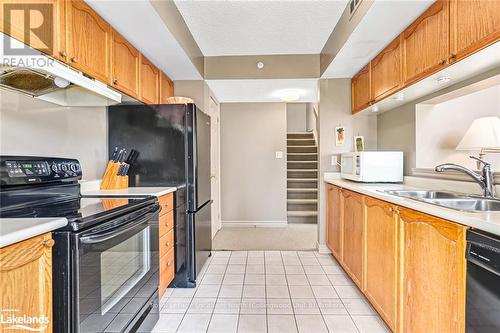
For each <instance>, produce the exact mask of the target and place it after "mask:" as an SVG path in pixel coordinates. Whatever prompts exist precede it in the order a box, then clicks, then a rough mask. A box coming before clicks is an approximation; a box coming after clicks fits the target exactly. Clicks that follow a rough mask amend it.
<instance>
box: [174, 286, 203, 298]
mask: <svg viewBox="0 0 500 333" xmlns="http://www.w3.org/2000/svg"><path fill="white" fill-rule="evenodd" d="M197 290H198V289H197V288H175V289H174V290H173V291H172V295H170V298H178V297H182V298H185V297H193V296H194V294H195V293H196V291H197Z"/></svg>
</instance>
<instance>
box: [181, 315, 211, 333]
mask: <svg viewBox="0 0 500 333" xmlns="http://www.w3.org/2000/svg"><path fill="white" fill-rule="evenodd" d="M210 317H211V315H209V314H186V315H185V316H184V319H182V322H181V325H180V326H179V329H178V330H177V332H179V333H203V332H206V330H207V328H208V323H209V322H210Z"/></svg>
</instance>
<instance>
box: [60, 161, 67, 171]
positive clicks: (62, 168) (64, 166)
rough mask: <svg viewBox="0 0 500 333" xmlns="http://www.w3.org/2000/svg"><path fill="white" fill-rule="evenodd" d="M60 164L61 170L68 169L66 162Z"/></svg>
mask: <svg viewBox="0 0 500 333" xmlns="http://www.w3.org/2000/svg"><path fill="white" fill-rule="evenodd" d="M60 166H61V170H62V171H64V172H66V171H68V166H67V165H66V164H62V163H61V164H60Z"/></svg>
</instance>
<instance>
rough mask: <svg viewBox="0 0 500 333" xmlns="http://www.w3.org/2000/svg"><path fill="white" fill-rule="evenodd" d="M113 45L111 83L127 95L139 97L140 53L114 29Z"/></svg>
mask: <svg viewBox="0 0 500 333" xmlns="http://www.w3.org/2000/svg"><path fill="white" fill-rule="evenodd" d="M112 36H113V40H112V46H111V55H112V56H111V69H112V80H111V84H112V85H113V87H115V88H116V89H118V90H120V91H122V92H124V93H126V94H127V95H129V96H131V97H134V98H139V84H140V82H139V70H140V61H141V60H140V57H141V55H140V53H139V51H137V50H136V49H135V48H134V47H133V46H132V44H130V43H129V42H128V41H127V40H126V39H125V38H123V37H122V36H121V35H120V34H119V33H118V32H116V31H115V30H113V32H112Z"/></svg>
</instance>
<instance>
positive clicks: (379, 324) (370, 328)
mask: <svg viewBox="0 0 500 333" xmlns="http://www.w3.org/2000/svg"><path fill="white" fill-rule="evenodd" d="M352 320H353V321H354V323H355V324H356V326H357V327H358V330H359V331H360V332H361V333H389V332H390V331H389V330H388V329H387V327H386V326H385V324H384V323H383V321H382V319H380V317H378V316H352Z"/></svg>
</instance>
